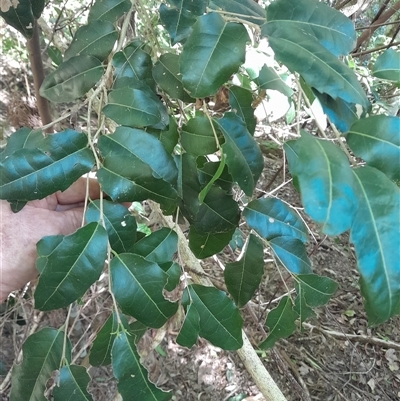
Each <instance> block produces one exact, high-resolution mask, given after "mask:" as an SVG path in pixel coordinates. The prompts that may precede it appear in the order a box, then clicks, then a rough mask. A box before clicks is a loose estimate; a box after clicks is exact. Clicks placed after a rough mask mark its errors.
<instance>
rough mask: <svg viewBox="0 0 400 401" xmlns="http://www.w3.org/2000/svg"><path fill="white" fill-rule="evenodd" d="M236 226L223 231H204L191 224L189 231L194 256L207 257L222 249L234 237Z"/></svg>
mask: <svg viewBox="0 0 400 401" xmlns="http://www.w3.org/2000/svg"><path fill="white" fill-rule="evenodd" d="M234 232H235V228H232V229H231V230H229V231H227V232H222V233H218V232H215V233H203V232H199V231H197V230H196V228H195V227H193V226H191V227H190V231H189V246H190V249H191V251H192V252H193V254H194V256H196V258H198V259H205V258H208V257H209V256H212V255H215V254H216V253H218V252H220V251H222V250H223V249H224V248H225V247H226V246H227V245H228V244H229V241H230V240H231V239H232V235H233V233H234Z"/></svg>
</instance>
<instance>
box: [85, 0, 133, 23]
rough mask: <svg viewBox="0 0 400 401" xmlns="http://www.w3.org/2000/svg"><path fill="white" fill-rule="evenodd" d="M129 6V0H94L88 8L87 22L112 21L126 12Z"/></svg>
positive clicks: (130, 4)
mask: <svg viewBox="0 0 400 401" xmlns="http://www.w3.org/2000/svg"><path fill="white" fill-rule="evenodd" d="M131 6H132V3H131V2H130V0H96V2H95V3H94V4H93V6H92V7H91V8H90V11H89V16H88V22H91V21H95V20H101V21H109V22H111V23H114V22H116V21H117V20H118V19H119V18H120V17H122V15H123V14H124V13H126V12H128V11H129V9H130V8H131Z"/></svg>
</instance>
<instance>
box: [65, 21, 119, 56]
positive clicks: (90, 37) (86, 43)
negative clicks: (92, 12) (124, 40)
mask: <svg viewBox="0 0 400 401" xmlns="http://www.w3.org/2000/svg"><path fill="white" fill-rule="evenodd" d="M117 39H118V32H117V30H116V29H115V27H114V25H113V24H112V23H111V22H109V21H96V20H95V21H91V22H89V23H88V24H87V25H83V26H81V27H80V28H79V29H78V30H77V31H76V33H75V35H74V37H73V39H72V42H71V44H70V45H69V47H68V49H67V50H66V51H65V53H64V61H66V60H69V59H70V58H71V57H74V56H79V55H82V56H85V55H86V56H93V57H96V58H98V59H99V60H100V61H104V60H105V59H106V58H107V57H108V55H109V54H110V53H111V50H112V49H113V47H114V44H115V41H116V40H117Z"/></svg>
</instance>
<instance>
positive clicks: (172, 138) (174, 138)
mask: <svg viewBox="0 0 400 401" xmlns="http://www.w3.org/2000/svg"><path fill="white" fill-rule="evenodd" d="M147 132H148V133H149V134H151V135H154V136H155V137H156V138H158V139H159V140H160V142H161V143H162V144H163V145H164V148H165V150H166V151H167V153H173V151H174V149H175V146H176V144H177V143H178V140H179V134H178V124H177V123H176V120H175V118H174V117H173V116H169V124H168V130H161V131H160V130H155V129H152V128H147Z"/></svg>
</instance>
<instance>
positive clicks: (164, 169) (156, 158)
mask: <svg viewBox="0 0 400 401" xmlns="http://www.w3.org/2000/svg"><path fill="white" fill-rule="evenodd" d="M98 146H99V149H100V152H101V153H102V155H103V156H104V157H105V159H107V152H113V153H114V154H115V153H119V155H118V159H119V160H120V163H121V161H122V160H121V158H122V157H123V156H124V154H123V153H122V152H126V153H127V154H128V155H129V158H130V161H129V164H130V165H132V166H131V167H128V168H127V167H124V168H125V169H126V170H127V171H130V170H133V174H132V176H139V177H140V176H141V175H142V174H143V173H142V172H141V171H135V170H137V168H136V167H141V166H140V164H139V163H141V164H145V165H147V166H149V167H150V168H151V170H152V174H153V176H154V177H156V178H162V179H163V180H164V181H166V182H169V183H170V184H173V185H176V181H177V177H178V170H177V167H176V165H175V162H174V160H173V158H172V156H171V155H169V154H168V153H167V152H166V150H165V149H164V147H163V145H162V143H161V142H160V141H159V140H158V139H157V138H155V137H154V136H152V135H149V134H148V133H146V132H145V131H142V130H139V129H134V128H128V127H118V128H117V129H116V130H115V132H114V133H113V134H111V135H107V136H102V137H101V138H100V139H99V144H98ZM136 161H137V162H138V166H136V165H135V162H136ZM129 175H130V174H129Z"/></svg>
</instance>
